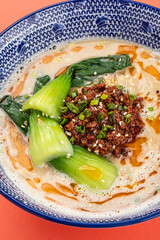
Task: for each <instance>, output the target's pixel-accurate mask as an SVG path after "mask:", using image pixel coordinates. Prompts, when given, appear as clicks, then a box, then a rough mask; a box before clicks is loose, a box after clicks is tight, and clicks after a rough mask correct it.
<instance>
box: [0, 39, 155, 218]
mask: <svg viewBox="0 0 160 240" xmlns="http://www.w3.org/2000/svg"><path fill="white" fill-rule="evenodd" d="M123 53H126V54H128V55H129V56H130V57H131V61H132V67H130V68H127V69H125V70H123V71H117V72H116V73H114V74H108V75H104V79H105V83H106V85H109V86H113V85H123V86H124V88H125V91H129V92H130V93H132V94H137V95H138V96H141V97H143V98H144V102H143V103H144V109H143V112H142V114H141V116H142V120H143V121H144V123H145V126H144V131H143V132H142V133H141V134H140V135H139V136H138V138H137V140H136V142H135V143H132V144H128V147H129V148H130V149H131V152H130V154H129V155H128V157H127V158H126V159H122V158H120V159H116V158H113V157H112V156H110V155H109V156H107V157H108V158H109V159H110V160H111V161H112V162H113V163H114V164H115V165H116V166H117V168H118V172H119V176H118V177H117V179H116V181H115V182H114V184H113V185H112V186H111V188H110V189H109V190H108V191H95V190H90V189H89V188H87V187H84V186H80V185H78V184H76V183H75V182H74V180H72V179H71V178H69V177H68V176H66V175H64V174H62V173H60V172H58V171H56V170H55V169H53V168H51V167H49V165H48V164H43V165H41V166H40V167H37V168H35V167H33V166H32V164H31V161H30V158H29V150H28V139H27V138H24V137H23V136H22V134H21V133H20V132H18V130H17V129H16V127H15V126H14V125H13V124H12V123H11V121H10V120H9V118H8V117H7V116H6V115H5V113H4V112H3V111H2V110H0V121H1V124H0V125H1V132H0V134H1V135H0V137H1V143H2V144H1V160H0V161H1V164H2V166H3V168H4V170H5V172H6V174H7V175H8V176H9V178H10V179H11V180H12V181H13V182H14V183H15V184H16V185H17V186H18V187H19V188H20V189H22V190H23V191H24V192H25V193H26V194H27V195H28V196H30V197H31V198H33V199H34V200H35V201H37V202H40V203H42V204H43V205H46V206H48V207H50V208H52V209H55V210H57V211H58V212H61V213H66V214H67V215H71V216H73V215H74V216H83V217H87V218H88V217H91V218H93V217H95V218H96V217H101V218H103V217H113V216H119V217H121V216H124V215H125V216H126V215H128V214H136V212H138V211H142V210H143V211H146V210H147V209H148V206H152V205H153V204H155V203H158V201H159V191H160V119H159V116H160V92H158V91H160V57H159V56H158V55H156V54H154V53H153V52H152V51H150V50H148V49H145V48H143V47H141V46H136V45H133V44H131V43H128V42H118V41H111V40H99V41H98V40H97V41H86V42H85V41H84V42H78V43H71V44H69V45H65V46H61V47H60V48H57V49H56V50H48V51H46V52H45V53H41V54H40V55H38V56H37V57H36V59H33V60H32V61H31V62H30V63H26V66H25V65H24V69H23V70H22V71H20V72H19V73H18V74H16V73H14V74H13V75H12V76H11V79H10V83H9V84H8V85H6V86H5V91H3V92H2V93H1V95H4V94H6V93H7V94H10V95H12V96H13V97H16V96H18V95H22V94H31V93H32V91H33V87H34V84H35V81H36V78H37V77H40V76H43V75H46V74H48V75H49V76H50V77H51V79H54V77H55V76H56V75H57V73H60V72H61V71H63V69H64V68H66V67H67V66H70V65H72V64H73V63H76V62H79V61H81V60H83V59H87V58H91V57H100V56H108V55H114V54H123ZM148 107H153V108H154V111H152V112H151V111H149V110H148ZM148 118H149V119H152V120H148ZM17 139H18V140H17ZM21 154H22V155H21ZM24 155H25V156H24ZM24 159H25V161H24ZM24 162H25V163H24Z"/></svg>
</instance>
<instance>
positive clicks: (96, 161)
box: [50, 145, 118, 190]
mask: <svg viewBox="0 0 160 240" xmlns="http://www.w3.org/2000/svg"><path fill="white" fill-rule="evenodd" d="M73 149H74V155H73V156H71V157H70V158H67V157H66V156H63V157H59V158H57V159H54V160H52V161H50V164H51V165H52V166H53V167H55V168H56V169H57V170H59V171H61V172H63V173H65V174H67V175H68V176H70V177H71V178H73V179H74V180H75V181H76V182H77V183H79V184H82V185H88V186H89V187H90V188H97V189H100V190H105V189H109V188H110V186H111V185H112V183H113V182H114V181H115V179H116V177H117V176H118V172H117V168H116V167H115V166H114V165H113V164H112V163H110V162H109V161H107V159H106V158H103V157H101V156H99V155H96V154H94V153H91V152H89V151H87V150H85V149H84V148H82V147H79V146H75V145H74V146H73Z"/></svg>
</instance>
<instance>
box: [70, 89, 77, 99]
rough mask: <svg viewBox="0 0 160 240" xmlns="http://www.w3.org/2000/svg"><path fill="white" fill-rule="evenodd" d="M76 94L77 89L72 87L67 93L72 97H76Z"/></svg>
mask: <svg viewBox="0 0 160 240" xmlns="http://www.w3.org/2000/svg"><path fill="white" fill-rule="evenodd" d="M77 95H78V90H77V89H74V90H73V91H72V92H70V93H69V96H70V97H72V98H75V97H77Z"/></svg>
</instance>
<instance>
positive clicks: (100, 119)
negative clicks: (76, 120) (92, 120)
mask: <svg viewBox="0 0 160 240" xmlns="http://www.w3.org/2000/svg"><path fill="white" fill-rule="evenodd" d="M97 120H98V122H99V123H100V122H102V121H103V120H104V117H103V113H102V112H101V113H99V114H98V117H97Z"/></svg>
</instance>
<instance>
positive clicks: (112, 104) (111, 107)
mask: <svg viewBox="0 0 160 240" xmlns="http://www.w3.org/2000/svg"><path fill="white" fill-rule="evenodd" d="M115 108H116V105H115V104H114V103H108V104H107V109H109V110H111V109H115Z"/></svg>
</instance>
